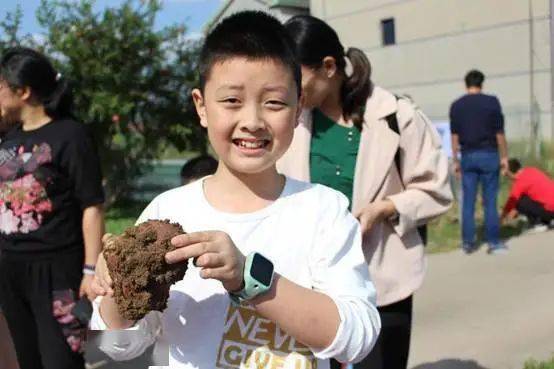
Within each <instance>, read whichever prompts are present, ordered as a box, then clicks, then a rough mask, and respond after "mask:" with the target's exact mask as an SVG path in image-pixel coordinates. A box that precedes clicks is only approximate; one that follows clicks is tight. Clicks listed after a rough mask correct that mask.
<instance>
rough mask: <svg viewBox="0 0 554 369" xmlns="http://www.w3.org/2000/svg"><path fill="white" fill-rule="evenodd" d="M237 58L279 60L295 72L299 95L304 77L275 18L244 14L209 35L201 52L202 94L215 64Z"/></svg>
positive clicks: (234, 15)
mask: <svg viewBox="0 0 554 369" xmlns="http://www.w3.org/2000/svg"><path fill="white" fill-rule="evenodd" d="M236 57H245V58H247V59H252V60H260V59H273V60H277V61H280V62H281V63H283V65H284V66H285V67H286V68H288V69H289V70H290V72H291V73H292V76H293V77H294V81H295V82H296V87H297V89H298V96H300V92H301V85H302V83H301V82H302V75H301V71H300V65H299V64H298V62H297V61H296V55H295V51H294V43H293V41H292V39H291V38H290V36H289V34H288V33H287V31H286V30H285V28H284V27H283V25H282V24H281V22H279V21H278V20H277V19H276V18H274V17H272V16H271V15H269V14H267V13H264V12H260V11H244V12H239V13H236V14H233V15H231V16H229V17H227V18H225V19H224V20H223V21H221V23H219V24H218V25H217V26H216V27H215V28H214V29H213V31H211V32H210V33H209V34H208V36H206V40H205V41H204V46H203V47H202V51H201V52H200V63H199V70H200V88H201V89H202V91H204V87H205V85H206V81H207V80H208V78H209V77H210V71H211V69H212V67H213V65H214V64H216V63H220V62H223V61H225V60H227V59H231V58H236Z"/></svg>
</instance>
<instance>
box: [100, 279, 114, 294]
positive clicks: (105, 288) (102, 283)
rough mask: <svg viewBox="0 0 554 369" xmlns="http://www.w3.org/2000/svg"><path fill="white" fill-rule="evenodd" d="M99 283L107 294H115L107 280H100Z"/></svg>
mask: <svg viewBox="0 0 554 369" xmlns="http://www.w3.org/2000/svg"><path fill="white" fill-rule="evenodd" d="M99 281H100V285H101V286H102V288H103V289H104V291H105V293H107V294H109V293H110V292H112V293H113V290H112V288H111V286H110V285H109V284H108V283H107V282H106V280H105V279H103V278H99Z"/></svg>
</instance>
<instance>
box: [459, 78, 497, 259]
mask: <svg viewBox="0 0 554 369" xmlns="http://www.w3.org/2000/svg"><path fill="white" fill-rule="evenodd" d="M484 80H485V76H484V75H483V73H481V72H480V71H478V70H472V71H470V72H468V73H467V75H466V76H465V83H466V87H467V94H465V95H464V96H462V97H460V98H459V99H458V100H456V101H454V103H452V106H451V107H450V131H451V134H452V154H453V157H454V166H455V172H456V175H457V176H458V178H459V177H460V176H461V179H462V189H463V195H462V249H463V251H465V252H466V253H468V254H470V253H472V252H474V251H476V250H477V248H478V246H477V243H476V238H475V218H474V216H475V200H476V197H477V188H478V186H479V185H481V191H482V198H483V207H484V210H485V238H486V240H487V242H488V246H489V249H488V251H489V253H491V254H496V253H501V252H504V251H506V250H507V249H506V247H505V246H504V244H503V243H502V242H501V241H500V219H499V217H498V211H497V208H496V201H497V195H498V183H499V173H500V170H501V169H502V171H503V173H504V172H506V171H507V169H508V156H507V155H508V154H507V151H508V150H507V146H508V145H507V143H506V137H505V135H504V116H503V114H502V108H501V107H500V102H499V101H498V98H497V97H496V96H492V95H486V94H484V93H483V92H482V86H483V81H484ZM460 150H461V163H460V161H459V159H458V158H459V156H458V153H459V152H460Z"/></svg>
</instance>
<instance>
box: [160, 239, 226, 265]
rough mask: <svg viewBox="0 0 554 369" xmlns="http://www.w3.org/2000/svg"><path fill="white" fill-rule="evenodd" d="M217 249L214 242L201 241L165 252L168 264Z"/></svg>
mask: <svg viewBox="0 0 554 369" xmlns="http://www.w3.org/2000/svg"><path fill="white" fill-rule="evenodd" d="M215 251H217V248H216V246H215V244H214V243H213V242H200V243H195V244H191V245H189V246H187V247H181V248H178V249H176V250H173V251H170V252H168V253H167V254H165V261H166V262H167V263H168V264H173V263H178V262H181V261H183V260H186V259H190V258H196V257H199V256H201V255H203V254H206V253H209V252H215Z"/></svg>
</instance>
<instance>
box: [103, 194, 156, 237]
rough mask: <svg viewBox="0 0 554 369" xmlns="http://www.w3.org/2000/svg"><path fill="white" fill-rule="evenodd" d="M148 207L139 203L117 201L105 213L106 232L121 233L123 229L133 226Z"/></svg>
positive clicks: (144, 203)
mask: <svg viewBox="0 0 554 369" xmlns="http://www.w3.org/2000/svg"><path fill="white" fill-rule="evenodd" d="M146 205H148V203H147V202H141V201H129V200H126V201H119V202H117V203H115V204H114V205H113V206H111V207H110V209H109V210H108V211H107V212H106V232H107V233H113V234H120V233H122V232H123V231H124V230H125V228H127V227H130V226H132V225H133V224H135V221H136V220H137V218H138V217H139V215H140V213H141V212H142V210H143V209H144V208H145V207H146Z"/></svg>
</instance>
